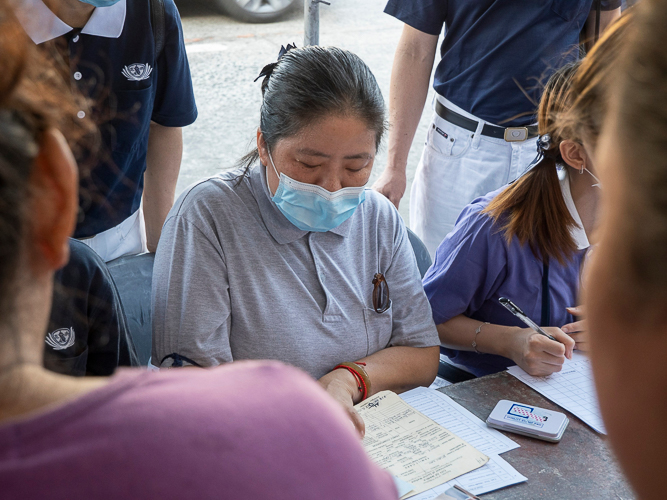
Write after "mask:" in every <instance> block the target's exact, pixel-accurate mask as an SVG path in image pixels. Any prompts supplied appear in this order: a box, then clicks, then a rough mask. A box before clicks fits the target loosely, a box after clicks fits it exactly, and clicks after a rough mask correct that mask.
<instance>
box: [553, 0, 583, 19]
mask: <svg viewBox="0 0 667 500" xmlns="http://www.w3.org/2000/svg"><path fill="white" fill-rule="evenodd" d="M583 3H584V2H582V1H581V0H552V2H551V10H552V11H553V12H555V13H556V14H558V16H559V17H560V18H562V19H563V20H565V21H567V22H571V21H573V20H575V19H577V17H578V16H579V14H580V13H581V9H582V4H583Z"/></svg>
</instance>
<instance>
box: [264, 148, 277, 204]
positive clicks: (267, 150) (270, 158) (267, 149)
mask: <svg viewBox="0 0 667 500" xmlns="http://www.w3.org/2000/svg"><path fill="white" fill-rule="evenodd" d="M266 152H267V153H268V154H269V161H270V162H271V166H272V167H273V171H274V172H275V173H276V177H278V182H280V174H279V173H278V169H277V168H276V164H275V163H273V157H272V156H271V150H270V149H269V148H268V147H267V148H266ZM266 188H267V189H268V190H269V194H271V195H274V193H271V186H269V172H268V170H267V172H266Z"/></svg>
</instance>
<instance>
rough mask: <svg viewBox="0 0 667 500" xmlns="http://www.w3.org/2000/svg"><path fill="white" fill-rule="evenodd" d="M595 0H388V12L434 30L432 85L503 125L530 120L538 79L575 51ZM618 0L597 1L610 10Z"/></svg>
mask: <svg viewBox="0 0 667 500" xmlns="http://www.w3.org/2000/svg"><path fill="white" fill-rule="evenodd" d="M592 4H593V0H521V1H519V0H389V2H388V3H387V6H386V8H385V12H386V13H387V14H390V15H391V16H393V17H395V18H397V19H399V20H401V21H403V22H404V23H405V24H408V25H409V26H411V27H413V28H415V29H417V30H419V31H422V32H424V33H428V34H430V35H439V34H440V32H441V31H442V29H443V26H446V31H445V37H444V41H443V43H442V47H441V49H440V54H441V59H440V62H439V63H438V65H437V67H436V70H435V77H434V80H433V87H434V88H435V91H436V92H437V93H438V94H440V95H441V96H443V97H445V98H446V99H448V100H450V101H451V102H453V103H454V104H456V105H457V106H459V107H460V108H462V109H464V110H466V111H468V112H469V113H472V114H473V115H475V116H477V117H478V118H481V119H483V120H486V121H488V122H491V123H495V124H498V125H503V126H523V125H528V124H530V123H533V122H534V121H535V116H534V115H535V111H536V108H537V103H538V102H539V99H540V95H541V90H542V88H543V85H544V84H545V83H546V81H547V80H548V79H549V77H550V76H551V74H552V73H553V72H554V71H555V70H556V69H557V68H559V67H561V66H562V65H564V64H565V63H567V62H570V61H572V60H574V59H576V58H578V57H579V52H578V45H579V33H580V32H581V31H582V29H583V28H584V24H585V22H586V19H587V17H588V15H589V13H590V10H591V6H592ZM620 5H621V0H602V9H603V10H613V9H616V8H618V7H619V6H620Z"/></svg>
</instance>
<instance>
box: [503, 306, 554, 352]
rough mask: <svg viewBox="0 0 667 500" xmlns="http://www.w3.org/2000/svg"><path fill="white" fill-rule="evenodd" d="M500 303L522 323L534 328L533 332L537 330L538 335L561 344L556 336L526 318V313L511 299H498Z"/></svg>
mask: <svg viewBox="0 0 667 500" xmlns="http://www.w3.org/2000/svg"><path fill="white" fill-rule="evenodd" d="M498 302H500V303H501V304H502V305H503V306H504V307H505V309H507V310H508V311H509V312H511V313H512V314H514V316H516V317H517V318H519V319H520V320H521V321H523V322H524V323H525V324H526V325H528V326H529V327H530V328H532V329H533V330H535V331H536V332H537V333H539V334H540V335H544V336H545V337H547V338H548V339H551V340H553V341H555V342H559V341H558V340H556V338H555V337H554V336H552V335H549V334H548V333H547V332H545V331H544V330H542V328H540V327H539V326H538V325H537V323H535V322H534V321H533V320H532V319H530V318H529V317H528V316H526V313H525V312H523V311H522V310H521V309H520V308H519V306H517V305H516V304H515V303H514V302H512V301H511V300H510V299H506V298H505V297H500V298H499V299H498Z"/></svg>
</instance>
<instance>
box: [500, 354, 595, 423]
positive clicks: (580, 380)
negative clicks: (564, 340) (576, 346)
mask: <svg viewBox="0 0 667 500" xmlns="http://www.w3.org/2000/svg"><path fill="white" fill-rule="evenodd" d="M508 371H509V372H510V373H511V374H512V375H514V376H515V377H516V378H518V379H519V380H521V381H522V382H523V383H525V384H526V385H528V386H529V387H532V388H533V389H535V390H536V391H537V392H539V393H540V394H542V395H543V396H544V397H545V398H547V399H550V400H551V401H553V402H554V403H556V404H557V405H558V406H562V407H563V408H565V409H566V410H567V411H569V412H570V413H573V414H575V415H576V416H577V417H579V418H580V419H581V420H583V421H584V422H586V423H587V424H588V425H590V426H591V427H592V428H593V429H595V430H596V431H597V432H600V433H602V434H606V432H605V428H604V423H603V422H602V415H601V414H600V407H599V406H598V398H597V393H596V392H595V385H594V382H593V370H592V369H591V362H590V360H589V359H588V358H587V357H586V356H585V355H583V354H581V353H578V352H574V353H573V354H572V359H571V360H569V359H566V360H565V364H564V365H563V369H562V370H561V371H560V372H558V373H553V374H551V375H549V376H548V377H533V376H531V375H528V374H527V373H526V372H525V371H524V370H522V369H521V368H519V367H518V366H511V367H509V368H508Z"/></svg>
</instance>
